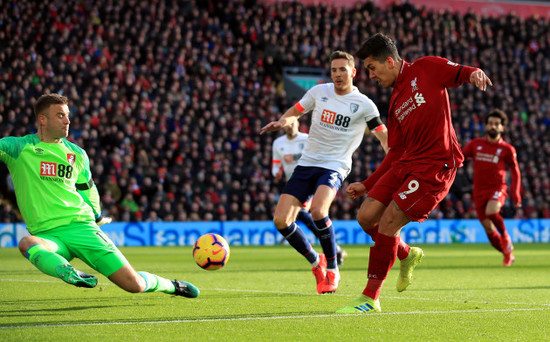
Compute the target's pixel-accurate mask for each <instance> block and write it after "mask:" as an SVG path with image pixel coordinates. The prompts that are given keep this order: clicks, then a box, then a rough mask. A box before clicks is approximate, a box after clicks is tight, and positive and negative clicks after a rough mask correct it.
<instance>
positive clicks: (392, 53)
mask: <svg viewBox="0 0 550 342" xmlns="http://www.w3.org/2000/svg"><path fill="white" fill-rule="evenodd" d="M355 54H356V55H357V57H359V58H360V59H361V60H363V59H365V58H367V57H372V58H373V59H374V60H376V61H379V62H381V63H383V62H384V61H385V60H386V58H388V57H391V58H393V59H394V60H396V61H397V62H400V61H401V57H399V53H398V52H397V47H396V46H395V42H394V41H393V40H392V39H391V38H390V37H388V36H386V35H384V34H382V33H377V34H375V35H374V36H372V37H369V38H368V39H367V40H365V41H364V42H363V44H362V45H361V48H360V49H359V50H357V52H356V53H355Z"/></svg>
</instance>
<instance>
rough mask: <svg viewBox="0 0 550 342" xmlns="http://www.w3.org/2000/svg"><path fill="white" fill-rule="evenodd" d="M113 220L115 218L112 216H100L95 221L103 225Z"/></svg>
mask: <svg viewBox="0 0 550 342" xmlns="http://www.w3.org/2000/svg"><path fill="white" fill-rule="evenodd" d="M111 222H113V219H112V218H111V217H106V216H99V217H98V218H96V219H95V223H97V225H98V226H100V227H101V226H103V225H104V224H108V223H111Z"/></svg>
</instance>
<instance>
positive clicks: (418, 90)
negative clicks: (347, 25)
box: [337, 33, 492, 313]
mask: <svg viewBox="0 0 550 342" xmlns="http://www.w3.org/2000/svg"><path fill="white" fill-rule="evenodd" d="M357 56H358V57H359V58H360V59H362V60H363V62H364V65H365V67H366V68H367V70H368V72H369V77H370V78H371V79H375V80H376V81H377V82H378V84H379V85H381V86H382V87H384V88H390V87H391V88H393V91H392V94H391V98H390V110H389V113H388V132H389V133H388V145H389V148H390V149H389V151H388V154H387V155H386V157H385V158H384V161H383V162H382V164H381V165H380V167H379V168H378V169H377V170H376V171H375V172H374V173H373V174H372V175H371V176H370V177H369V178H368V179H367V180H366V181H365V182H363V183H362V186H363V187H364V189H363V190H362V191H359V192H358V195H361V194H364V193H367V192H368V198H367V200H366V201H365V202H364V203H363V204H364V205H363V206H362V207H361V209H360V210H361V211H362V213H360V214H359V216H365V217H367V218H370V219H371V222H377V224H373V225H372V229H375V228H377V229H378V230H377V232H376V234H371V235H372V236H373V237H374V246H373V247H371V249H370V257H369V266H368V281H367V286H366V287H365V289H364V291H363V293H362V295H361V296H360V297H359V298H358V299H356V300H354V301H352V302H351V303H349V304H348V305H347V306H346V307H344V308H342V309H340V310H338V311H337V312H338V313H356V312H377V311H378V312H379V311H381V308H380V302H379V300H378V297H379V295H380V290H381V289H382V285H383V283H384V280H385V279H386V276H387V275H388V272H389V270H390V268H391V267H392V266H393V264H394V262H395V259H396V258H397V253H398V251H399V245H400V238H399V233H400V231H401V229H402V228H403V227H404V226H405V225H406V224H407V223H408V222H410V221H418V222H422V221H424V220H426V219H427V218H428V214H429V213H430V212H431V211H432V210H433V209H434V208H435V207H436V206H437V204H438V203H439V202H440V201H441V200H442V199H443V198H444V197H445V196H446V194H447V193H448V192H449V188H450V187H451V185H452V183H453V181H454V178H455V175H456V169H457V168H458V167H460V166H461V165H462V162H463V160H464V156H463V155H462V152H461V150H460V145H459V144H458V141H457V138H456V134H455V131H454V129H453V125H452V122H451V110H450V105H449V96H448V93H447V88H449V87H456V86H458V85H460V84H462V83H464V82H470V83H472V84H474V85H475V86H476V87H478V88H479V89H481V90H485V89H486V88H487V85H492V83H491V81H490V80H489V78H488V77H487V76H486V75H485V73H484V72H483V71H482V70H480V69H477V68H473V67H468V66H464V65H459V64H457V63H454V62H451V61H449V60H447V59H445V58H440V57H423V58H420V59H418V60H417V61H415V62H414V63H408V62H406V61H404V60H403V59H401V57H400V56H399V53H398V52H397V48H396V46H395V43H394V42H393V41H392V40H391V39H390V38H389V37H387V36H385V35H383V34H380V33H378V34H376V35H374V36H372V37H370V38H369V39H368V40H366V41H365V42H364V43H363V44H362V46H361V48H360V49H359V50H358V51H357ZM349 193H350V192H348V194H349ZM353 194H354V192H353V191H351V195H353ZM421 258H422V254H418V255H417V256H416V257H415V260H413V261H411V262H408V263H407V264H408V267H407V270H406V271H407V272H408V273H412V269H414V267H415V266H416V264H417V263H418V261H420V259H421Z"/></svg>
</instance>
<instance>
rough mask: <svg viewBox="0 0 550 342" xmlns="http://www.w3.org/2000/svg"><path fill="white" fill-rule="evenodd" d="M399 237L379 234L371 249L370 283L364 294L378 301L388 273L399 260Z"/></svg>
mask: <svg viewBox="0 0 550 342" xmlns="http://www.w3.org/2000/svg"><path fill="white" fill-rule="evenodd" d="M399 240H400V239H399V236H387V235H384V234H377V236H376V241H375V243H374V246H373V247H371V248H370V256H369V269H368V281H367V286H366V287H365V290H363V294H364V295H365V296H368V297H371V298H372V299H378V297H379V296H380V290H381V289H382V285H383V284H384V280H385V279H386V276H387V275H388V272H389V271H390V269H391V268H392V266H393V264H394V263H395V259H396V258H397V248H398V245H399Z"/></svg>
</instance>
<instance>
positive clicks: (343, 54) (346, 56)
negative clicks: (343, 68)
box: [330, 50, 355, 68]
mask: <svg viewBox="0 0 550 342" xmlns="http://www.w3.org/2000/svg"><path fill="white" fill-rule="evenodd" d="M335 59H346V60H347V61H348V65H349V66H350V67H352V68H355V58H353V56H352V55H351V54H349V53H347V52H344V51H340V50H336V51H334V52H333V53H332V54H331V55H330V62H331V63H332V61H333V60H335Z"/></svg>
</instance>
